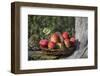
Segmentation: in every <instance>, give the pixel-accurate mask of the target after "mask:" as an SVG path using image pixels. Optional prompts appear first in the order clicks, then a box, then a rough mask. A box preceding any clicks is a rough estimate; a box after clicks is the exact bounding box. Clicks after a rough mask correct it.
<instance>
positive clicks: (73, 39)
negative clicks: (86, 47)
mask: <svg viewBox="0 0 100 76" xmlns="http://www.w3.org/2000/svg"><path fill="white" fill-rule="evenodd" d="M70 42H71V45H72V46H74V45H75V42H76V40H75V37H71V38H70Z"/></svg>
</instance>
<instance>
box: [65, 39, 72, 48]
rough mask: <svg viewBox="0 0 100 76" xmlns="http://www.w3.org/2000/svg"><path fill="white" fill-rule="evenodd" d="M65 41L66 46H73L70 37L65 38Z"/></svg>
mask: <svg viewBox="0 0 100 76" xmlns="http://www.w3.org/2000/svg"><path fill="white" fill-rule="evenodd" d="M64 43H65V46H66V47H67V48H69V47H70V46H71V44H70V40H69V39H65V40H64Z"/></svg>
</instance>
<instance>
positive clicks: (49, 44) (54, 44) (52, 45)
mask: <svg viewBox="0 0 100 76" xmlns="http://www.w3.org/2000/svg"><path fill="white" fill-rule="evenodd" d="M55 46H56V43H54V42H52V41H50V42H49V43H48V48H50V49H53V48H55Z"/></svg>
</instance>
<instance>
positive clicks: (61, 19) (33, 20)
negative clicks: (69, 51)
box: [28, 15, 75, 47]
mask: <svg viewBox="0 0 100 76" xmlns="http://www.w3.org/2000/svg"><path fill="white" fill-rule="evenodd" d="M44 29H46V31H47V34H46V33H45V32H43V30H44ZM65 31H67V32H69V35H70V36H71V35H72V34H73V33H74V31H75V17H68V16H42V15H28V39H29V47H32V46H35V47H38V46H39V45H38V42H39V40H40V39H44V38H46V39H49V36H50V34H52V33H54V32H61V33H62V32H65ZM33 43H34V44H33Z"/></svg>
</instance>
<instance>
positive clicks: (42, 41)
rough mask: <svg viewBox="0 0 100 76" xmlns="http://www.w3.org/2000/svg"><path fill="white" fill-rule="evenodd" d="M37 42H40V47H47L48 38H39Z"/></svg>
mask: <svg viewBox="0 0 100 76" xmlns="http://www.w3.org/2000/svg"><path fill="white" fill-rule="evenodd" d="M39 44H40V47H41V48H47V47H48V40H46V39H43V40H40V42H39Z"/></svg>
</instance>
